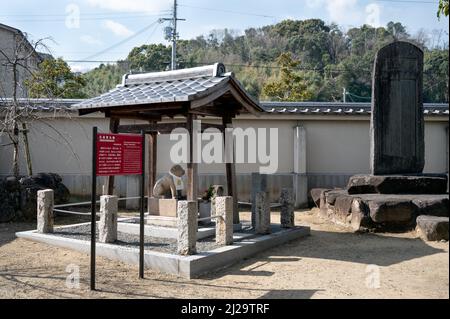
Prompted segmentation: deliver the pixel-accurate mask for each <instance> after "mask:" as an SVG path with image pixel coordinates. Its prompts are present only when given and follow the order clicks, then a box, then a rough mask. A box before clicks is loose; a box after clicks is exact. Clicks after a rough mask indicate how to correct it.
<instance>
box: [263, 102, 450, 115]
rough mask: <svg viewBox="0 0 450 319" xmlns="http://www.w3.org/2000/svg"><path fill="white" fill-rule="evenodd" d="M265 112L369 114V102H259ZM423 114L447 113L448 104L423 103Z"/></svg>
mask: <svg viewBox="0 0 450 319" xmlns="http://www.w3.org/2000/svg"><path fill="white" fill-rule="evenodd" d="M260 105H261V107H262V108H263V109H264V111H265V112H266V113H271V114H297V115H301V114H305V115H315V114H316V115H370V113H371V104H370V103H353V102H352V103H340V102H261V103H260ZM424 114H425V115H429V116H430V115H449V105H448V104H437V103H425V104H424Z"/></svg>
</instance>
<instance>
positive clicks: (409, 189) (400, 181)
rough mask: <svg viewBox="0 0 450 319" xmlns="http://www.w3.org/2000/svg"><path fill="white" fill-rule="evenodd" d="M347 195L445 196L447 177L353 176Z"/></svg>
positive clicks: (349, 182)
mask: <svg viewBox="0 0 450 319" xmlns="http://www.w3.org/2000/svg"><path fill="white" fill-rule="evenodd" d="M347 191H348V193H349V194H353V195H355V194H445V193H446V192H447V177H446V176H445V175H442V176H425V175H423V176H401V175H389V176H388V175H386V176H375V175H355V176H352V177H351V178H350V179H349V181H348V185H347Z"/></svg>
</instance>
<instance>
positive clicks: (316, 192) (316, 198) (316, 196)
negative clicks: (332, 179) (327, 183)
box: [310, 188, 329, 208]
mask: <svg viewBox="0 0 450 319" xmlns="http://www.w3.org/2000/svg"><path fill="white" fill-rule="evenodd" d="M325 191H329V189H326V188H313V189H311V192H310V194H311V198H312V200H313V202H314V204H315V205H316V206H317V207H319V208H320V197H321V196H322V193H323V192H325Z"/></svg>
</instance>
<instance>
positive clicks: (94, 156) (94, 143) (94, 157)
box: [91, 126, 97, 290]
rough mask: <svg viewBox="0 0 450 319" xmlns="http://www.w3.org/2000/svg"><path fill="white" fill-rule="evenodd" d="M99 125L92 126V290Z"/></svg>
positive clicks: (93, 285)
mask: <svg viewBox="0 0 450 319" xmlns="http://www.w3.org/2000/svg"><path fill="white" fill-rule="evenodd" d="M96 198H97V127H96V126H95V127H93V128H92V191H91V290H95V233H96V231H97V225H96V220H97V216H96V215H97V213H96V204H97V203H96V202H97V200H96Z"/></svg>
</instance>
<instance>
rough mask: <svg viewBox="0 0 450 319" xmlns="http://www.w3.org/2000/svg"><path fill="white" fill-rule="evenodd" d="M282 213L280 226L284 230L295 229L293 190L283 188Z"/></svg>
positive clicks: (281, 196)
mask: <svg viewBox="0 0 450 319" xmlns="http://www.w3.org/2000/svg"><path fill="white" fill-rule="evenodd" d="M280 204H281V213H280V224H281V227H282V228H293V227H294V226H295V224H294V194H293V191H292V189H290V188H283V189H282V190H281V195H280Z"/></svg>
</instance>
